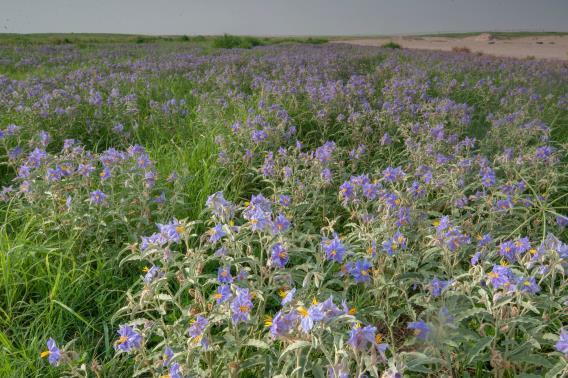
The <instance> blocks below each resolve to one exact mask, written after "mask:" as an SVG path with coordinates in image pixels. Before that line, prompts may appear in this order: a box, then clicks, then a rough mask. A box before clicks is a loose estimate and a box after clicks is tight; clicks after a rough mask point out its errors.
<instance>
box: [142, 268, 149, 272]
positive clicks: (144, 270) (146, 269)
mask: <svg viewBox="0 0 568 378" xmlns="http://www.w3.org/2000/svg"><path fill="white" fill-rule="evenodd" d="M142 271H143V272H144V273H148V272H149V271H150V268H148V267H147V266H145V267H144V268H142Z"/></svg>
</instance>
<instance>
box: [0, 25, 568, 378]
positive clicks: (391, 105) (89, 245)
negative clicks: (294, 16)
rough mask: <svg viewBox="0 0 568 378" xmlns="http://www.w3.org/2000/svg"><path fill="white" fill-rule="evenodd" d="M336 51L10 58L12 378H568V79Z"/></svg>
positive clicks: (6, 236)
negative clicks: (71, 377)
mask: <svg viewBox="0 0 568 378" xmlns="http://www.w3.org/2000/svg"><path fill="white" fill-rule="evenodd" d="M431 38H434V39H431ZM465 38H466V39H467V38H471V36H468V37H465ZM524 38H529V40H530V38H533V37H532V36H531V37H523V38H522V40H524ZM536 38H539V40H543V41H544V40H545V38H560V39H561V40H558V41H557V40H555V41H556V42H555V44H554V45H550V44H544V43H543V45H537V46H541V47H543V48H544V47H547V48H548V47H549V46H555V47H556V48H559V46H564V45H563V43H565V42H561V41H565V40H564V38H566V37H565V36H538V37H536ZM66 39H67V40H66ZM435 39H436V40H437V39H442V38H441V37H424V39H422V40H418V39H416V40H415V39H405V40H403V41H400V42H401V44H402V45H403V47H406V46H405V45H404V44H405V43H417V44H418V43H424V42H421V41H427V43H428V44H434V43H438V42H434V40H435ZM389 40H390V39H389ZM443 40H444V42H439V43H440V44H441V45H448V46H450V44H451V43H454V42H455V43H457V45H459V46H463V44H462V43H463V41H464V40H465V39H456V38H453V39H452V41H453V42H450V39H448V38H443ZM467 40H468V41H469V39H467ZM546 40H547V41H548V39H546ZM105 41H106V42H105ZM334 41H335V40H334ZM365 41H370V42H368V43H367V42H365ZM107 42H112V43H107ZM322 42H325V40H321V39H317V38H316V39H309V38H308V37H306V38H300V39H286V38H281V39H272V38H257V37H246V38H240V37H231V36H225V37H222V38H217V39H216V38H212V37H191V38H190V37H188V38H187V39H185V38H183V37H179V36H177V37H146V36H117V35H109V36H107V35H99V36H93V35H44V36H37V35H36V36H15V35H4V36H0V188H1V189H0V219H1V222H0V377H34V376H46V377H60V376H74V377H79V376H80V377H129V376H134V375H136V376H141V377H168V378H179V377H188V376H191V377H212V376H213V377H258V376H267V377H275V376H281V377H284V376H290V377H317V378H319V377H351V376H357V377H359V376H364V375H363V374H365V375H366V376H369V377H384V378H389V377H391V378H394V377H400V376H405V377H406V376H408V377H426V376H430V377H433V376H455V377H486V376H499V377H516V376H523V377H533V376H545V377H548V378H552V377H561V376H566V375H568V328H566V316H567V314H566V304H567V303H568V282H567V280H566V273H567V272H568V260H567V259H568V245H567V244H566V243H567V238H568V232H567V230H566V227H567V226H568V218H567V215H568V170H567V164H568V155H567V148H568V96H567V94H568V66H567V65H566V63H565V62H563V61H561V60H550V61H540V60H539V61H537V60H527V59H513V58H504V57H492V56H489V55H477V54H471V53H467V52H445V51H435V50H440V49H435V50H431V51H428V50H427V49H425V50H420V51H419V50H411V49H386V48H380V47H375V46H367V45H365V46H361V45H359V44H382V40H381V41H379V40H367V39H365V40H363V39H361V40H358V41H355V43H356V44H349V43H322ZM349 42H350V43H351V42H354V41H353V40H350V41H349ZM397 42H399V41H398V40H397ZM505 42H507V40H502V39H497V40H496V41H495V44H493V45H489V46H496V45H497V46H505ZM471 43H474V42H473V41H472V42H471ZM476 43H477V42H476ZM500 44H503V45H500ZM219 46H226V47H236V48H231V49H225V48H218V47H219ZM450 49H451V48H450ZM472 51H474V49H472ZM565 52H566V50H564V54H565ZM532 55H534V54H532ZM535 56H536V55H535Z"/></svg>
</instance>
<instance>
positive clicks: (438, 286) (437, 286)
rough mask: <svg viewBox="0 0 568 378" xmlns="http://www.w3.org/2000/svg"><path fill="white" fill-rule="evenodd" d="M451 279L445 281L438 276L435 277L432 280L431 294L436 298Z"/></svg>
mask: <svg viewBox="0 0 568 378" xmlns="http://www.w3.org/2000/svg"><path fill="white" fill-rule="evenodd" d="M450 283H451V281H443V280H439V279H438V278H437V277H434V279H432V281H430V285H429V289H430V295H432V297H434V298H436V297H439V296H440V295H441V294H442V291H443V290H444V289H445V288H446V287H448V286H449V285H450Z"/></svg>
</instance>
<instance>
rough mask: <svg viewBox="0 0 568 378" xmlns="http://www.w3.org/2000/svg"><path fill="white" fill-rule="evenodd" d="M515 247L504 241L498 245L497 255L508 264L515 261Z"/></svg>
mask: <svg viewBox="0 0 568 378" xmlns="http://www.w3.org/2000/svg"><path fill="white" fill-rule="evenodd" d="M515 252H516V249H515V246H514V244H513V242H512V241H506V242H503V243H501V244H500V245H499V254H500V255H501V256H503V257H504V258H506V259H507V261H509V262H513V261H515V259H516V258H515Z"/></svg>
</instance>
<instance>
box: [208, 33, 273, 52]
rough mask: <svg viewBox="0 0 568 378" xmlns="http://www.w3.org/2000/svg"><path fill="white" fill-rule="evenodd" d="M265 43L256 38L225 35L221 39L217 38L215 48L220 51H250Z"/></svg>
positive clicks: (214, 41)
mask: <svg viewBox="0 0 568 378" xmlns="http://www.w3.org/2000/svg"><path fill="white" fill-rule="evenodd" d="M263 44H264V43H263V42H262V41H261V40H260V39H259V38H256V37H239V36H235V35H230V34H224V35H223V36H221V37H215V39H214V40H213V47H216V48H220V49H234V48H241V49H250V48H253V47H255V46H261V45H263Z"/></svg>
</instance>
